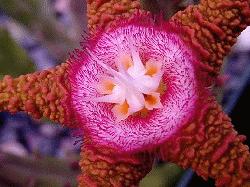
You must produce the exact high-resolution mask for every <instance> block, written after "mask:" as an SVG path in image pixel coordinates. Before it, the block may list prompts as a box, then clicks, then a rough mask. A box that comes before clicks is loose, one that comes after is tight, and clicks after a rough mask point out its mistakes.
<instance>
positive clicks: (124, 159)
mask: <svg viewBox="0 0 250 187" xmlns="http://www.w3.org/2000/svg"><path fill="white" fill-rule="evenodd" d="M87 145H88V144H87V143H86V142H85V146H84V147H83V148H82V152H81V158H82V159H81V161H80V166H81V169H82V171H83V173H82V174H81V175H80V176H79V178H78V181H79V186H81V187H84V186H107V187H112V186H138V184H139V182H140V180H141V179H142V178H143V177H144V176H145V175H146V174H147V173H148V172H149V171H150V170H151V167H152V163H153V157H152V156H150V155H149V154H148V153H137V154H133V155H119V157H116V156H115V155H114V154H113V152H112V150H110V149H108V148H104V147H103V148H100V149H98V150H93V149H89V148H88V146H87Z"/></svg>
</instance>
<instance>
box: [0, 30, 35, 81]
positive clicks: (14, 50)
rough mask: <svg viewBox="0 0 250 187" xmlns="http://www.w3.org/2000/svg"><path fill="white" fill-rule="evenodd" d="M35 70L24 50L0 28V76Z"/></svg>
mask: <svg viewBox="0 0 250 187" xmlns="http://www.w3.org/2000/svg"><path fill="white" fill-rule="evenodd" d="M33 71H35V67H34V64H33V63H32V61H31V59H30V58H29V57H28V56H27V54H26V53H25V51H24V50H23V49H22V48H21V47H20V46H19V45H18V44H17V43H16V42H15V41H14V40H13V39H12V38H11V37H10V35H9V33H8V32H7V31H6V30H4V29H1V28H0V78H2V77H3V76H4V75H12V76H14V77H17V76H18V75H21V74H27V73H31V72H33Z"/></svg>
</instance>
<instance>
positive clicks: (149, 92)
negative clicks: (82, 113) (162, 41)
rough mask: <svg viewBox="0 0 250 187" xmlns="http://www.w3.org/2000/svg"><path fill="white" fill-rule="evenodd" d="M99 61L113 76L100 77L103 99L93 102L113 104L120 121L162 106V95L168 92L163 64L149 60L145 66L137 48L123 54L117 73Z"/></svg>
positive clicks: (115, 114)
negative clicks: (164, 85) (165, 86)
mask: <svg viewBox="0 0 250 187" xmlns="http://www.w3.org/2000/svg"><path fill="white" fill-rule="evenodd" d="M95 60H96V62H97V63H98V64H99V65H101V66H102V67H103V68H105V69H106V70H107V72H108V74H109V75H107V76H103V77H101V78H100V80H99V82H98V83H97V85H96V89H97V91H98V93H99V94H101V95H102V96H100V97H97V98H94V99H92V101H96V102H106V103H113V104H114V107H113V108H112V112H113V114H114V116H115V117H116V119H117V121H121V120H125V119H126V118H128V117H129V116H130V115H133V114H137V113H141V114H142V115H143V114H144V116H145V114H146V113H147V111H148V110H153V109H157V108H161V107H162V104H161V101H160V94H162V92H163V91H164V90H163V85H162V82H161V78H162V75H163V73H162V70H161V66H162V63H161V62H160V61H158V60H155V59H149V60H148V61H146V62H145V64H143V62H142V60H141V58H140V55H139V52H138V51H137V50H136V49H135V47H130V53H127V54H124V53H122V52H120V53H119V55H118V57H117V59H116V68H117V70H114V69H112V68H111V67H108V66H107V65H105V64H104V63H102V62H100V61H99V60H98V59H95Z"/></svg>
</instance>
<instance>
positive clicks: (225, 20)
mask: <svg viewBox="0 0 250 187" xmlns="http://www.w3.org/2000/svg"><path fill="white" fill-rule="evenodd" d="M171 20H174V21H176V22H178V23H180V24H181V25H183V26H184V28H185V29H186V32H187V33H188V35H189V36H188V37H187V40H188V41H191V42H192V43H193V45H194V46H196V49H197V51H199V53H200V54H201V57H202V61H203V62H204V69H206V70H207V71H208V72H210V73H211V75H218V74H219V72H220V68H221V66H222V64H223V58H224V57H225V56H226V55H227V54H228V53H229V52H230V50H231V48H232V46H233V45H234V44H235V42H236V38H237V36H238V35H239V34H240V33H241V31H243V30H244V29H245V28H246V27H247V25H249V24H250V2H249V0H223V1H222V0H201V1H200V3H199V4H198V5H194V6H190V7H188V8H186V9H185V10H184V11H180V12H178V13H176V14H175V15H174V16H173V17H172V18H171Z"/></svg>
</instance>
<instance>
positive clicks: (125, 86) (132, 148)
mask: <svg viewBox="0 0 250 187" xmlns="http://www.w3.org/2000/svg"><path fill="white" fill-rule="evenodd" d="M249 6H250V2H249V1H247V0H238V1H233V0H226V1H220V0H201V2H200V3H199V4H198V5H194V6H189V7H188V8H187V9H185V10H184V11H181V12H178V13H176V14H175V15H174V16H173V17H172V18H171V19H170V21H169V22H168V23H166V22H165V21H163V20H162V19H159V20H157V21H153V19H151V15H150V14H147V13H145V12H143V10H142V7H141V6H140V3H139V1H131V0H126V1H116V0H111V1H101V0H99V1H88V17H89V28H91V29H92V30H91V31H92V32H91V35H90V38H89V39H87V44H86V45H85V46H83V48H82V49H80V50H76V51H75V52H74V54H72V55H71V57H70V59H69V60H68V61H67V62H66V63H64V64H62V65H60V66H57V67H55V68H54V69H52V70H46V71H43V72H37V73H34V74H29V75H23V76H20V77H18V78H16V79H13V78H12V77H10V76H6V77H5V78H4V79H3V80H2V81H1V82H0V91H1V93H0V110H5V111H10V112H16V111H26V112H28V113H29V114H30V115H32V116H33V117H36V118H40V117H42V116H44V117H47V118H49V119H51V120H53V121H56V122H60V123H62V124H64V125H67V126H69V127H80V128H81V129H83V133H84V143H83V148H82V153H81V157H82V159H81V161H80V166H81V168H82V171H83V173H82V174H81V175H80V177H79V185H80V186H134V185H138V183H139V181H140V180H141V179H142V178H143V177H144V176H145V175H146V174H147V173H148V172H149V171H150V169H151V167H152V161H153V159H154V157H155V156H160V157H161V158H162V159H163V160H166V161H172V162H175V163H177V164H178V165H180V166H182V167H184V168H187V167H192V168H193V169H194V170H195V171H196V172H197V174H199V175H200V176H202V177H203V178H204V179H207V178H208V177H212V178H214V179H215V181H216V185H217V186H247V185H249V182H250V153H249V151H248V147H247V146H246V145H244V144H243V143H242V142H243V141H244V140H245V137H244V136H241V135H238V134H237V132H236V131H235V130H234V129H233V126H232V124H231V122H230V119H229V118H228V117H227V115H226V114H225V113H223V111H222V109H221V107H220V105H219V104H217V102H216V101H215V99H214V97H213V96H212V94H211V93H210V91H209V89H208V87H209V86H211V84H212V83H213V82H214V80H215V77H216V76H217V75H218V73H219V71H220V67H221V65H222V62H223V58H224V57H225V55H226V54H228V52H229V51H230V49H231V47H232V45H233V44H234V43H235V41H236V37H237V36H238V35H239V34H240V32H241V31H242V30H243V29H244V28H245V27H246V26H247V25H248V24H249V22H250V7H249ZM137 9H141V10H140V11H137V13H134V12H135V11H136V10H137ZM120 18H127V19H125V20H124V21H119V20H118V19H120ZM97 28H99V29H97ZM101 28H102V29H101Z"/></svg>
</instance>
